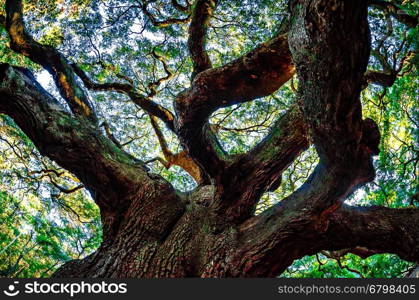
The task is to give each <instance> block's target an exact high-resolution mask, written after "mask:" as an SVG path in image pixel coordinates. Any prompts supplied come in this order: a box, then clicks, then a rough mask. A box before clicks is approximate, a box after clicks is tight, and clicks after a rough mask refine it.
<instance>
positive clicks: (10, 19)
mask: <svg viewBox="0 0 419 300" xmlns="http://www.w3.org/2000/svg"><path fill="white" fill-rule="evenodd" d="M6 12H7V18H6V29H7V31H8V32H9V35H10V40H11V42H10V47H11V48H12V50H14V51H16V52H17V53H20V54H23V55H25V56H27V57H28V58H29V59H31V60H32V61H33V62H35V63H38V64H40V65H41V66H43V67H44V68H45V69H46V70H47V71H48V72H49V73H51V75H52V76H53V78H54V81H55V83H56V85H57V87H58V89H59V91H60V94H61V96H62V97H63V98H64V99H65V100H66V101H67V103H68V105H69V106H70V108H71V110H72V112H73V113H74V114H75V115H77V116H79V117H83V118H87V119H89V120H90V121H92V122H94V123H96V122H97V118H96V115H95V113H94V110H93V107H92V105H91V104H90V103H89V100H88V98H87V95H86V94H85V93H84V91H83V89H82V88H81V87H80V86H79V85H78V84H77V81H76V76H75V74H74V72H73V69H72V68H71V66H70V64H69V62H68V61H67V59H66V58H65V57H64V56H63V55H62V54H61V53H60V52H58V51H57V50H56V49H54V48H53V47H50V46H45V45H41V44H40V43H38V42H36V41H35V40H34V39H33V38H32V37H31V36H30V35H29V34H28V33H27V31H26V29H25V24H24V22H23V13H22V1H21V0H17V1H14V0H8V1H6Z"/></svg>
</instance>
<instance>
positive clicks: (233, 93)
mask: <svg viewBox="0 0 419 300" xmlns="http://www.w3.org/2000/svg"><path fill="white" fill-rule="evenodd" d="M294 72H295V68H294V65H293V64H292V62H291V55H290V52H289V49H288V41H287V36H286V35H281V36H278V37H274V38H273V39H271V40H270V41H268V42H266V43H262V44H260V45H259V46H258V47H256V48H255V49H254V50H253V51H250V52H249V53H248V54H246V55H244V56H242V57H240V58H238V59H236V60H234V61H232V62H230V63H228V64H226V65H225V66H223V67H219V68H213V69H208V70H206V71H203V72H201V73H200V74H198V75H197V76H196V77H195V79H194V80H193V82H192V87H191V88H190V89H189V90H187V91H185V92H183V93H181V94H180V95H179V96H178V97H177V98H176V100H175V109H176V112H177V115H178V119H177V120H176V128H177V132H178V135H179V137H180V139H181V142H182V144H183V145H184V147H185V148H186V149H187V150H188V152H189V154H190V155H191V157H192V158H193V159H194V160H195V161H196V162H197V163H198V164H199V165H200V166H201V167H202V168H203V169H205V170H206V171H207V172H208V174H209V176H210V177H212V178H216V177H219V176H220V175H221V173H222V172H223V170H224V168H225V167H226V164H228V161H229V160H230V158H229V157H228V156H227V155H226V153H225V152H224V150H223V149H222V147H221V146H220V144H219V143H218V140H217V138H216V136H215V134H214V132H213V131H212V130H211V129H210V125H209V123H208V118H209V116H210V115H211V113H213V112H214V111H216V110H217V109H219V108H222V107H226V106H231V105H234V104H237V103H242V102H247V101H251V100H254V99H256V98H259V97H264V96H267V95H270V94H271V93H273V92H274V91H276V90H277V89H278V88H279V87H281V86H282V85H283V84H284V83H285V82H287V81H288V79H289V78H291V76H292V75H293V74H294Z"/></svg>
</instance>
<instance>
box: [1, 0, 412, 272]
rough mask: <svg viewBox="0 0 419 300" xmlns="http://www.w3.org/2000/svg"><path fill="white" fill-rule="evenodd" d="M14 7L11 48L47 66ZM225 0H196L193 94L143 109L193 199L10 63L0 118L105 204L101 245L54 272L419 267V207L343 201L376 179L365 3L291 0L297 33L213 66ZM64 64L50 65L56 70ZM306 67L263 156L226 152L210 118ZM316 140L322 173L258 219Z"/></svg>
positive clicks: (261, 148)
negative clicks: (172, 137) (190, 174)
mask: <svg viewBox="0 0 419 300" xmlns="http://www.w3.org/2000/svg"><path fill="white" fill-rule="evenodd" d="M12 2H14V1H7V3H8V7H9V9H8V16H7V24H8V25H7V26H8V28H9V33H10V35H11V37H12V40H14V45H15V46H13V47H16V49H17V51H19V52H22V53H23V54H25V55H27V56H29V57H30V58H31V59H33V60H34V61H37V62H39V63H41V64H42V65H44V63H43V61H42V60H40V58H39V57H37V55H38V54H37V53H35V52H33V49H37V48H39V47H40V48H41V49H42V47H43V46H41V45H38V44H34V45H32V46H28V47H26V46H22V45H25V43H26V42H25V43H23V44H21V43H20V42H21V39H20V38H21V37H22V36H23V37H25V33H24V28H23V27H22V26H23V24H20V23H19V22H21V19H16V18H15V17H14V15H13V14H14V13H17V14H19V13H20V12H19V7H18V8H16V7H12V6H10V5H11V3H12ZM16 2H19V1H16ZM215 2H216V1H211V0H210V1H199V0H198V1H197V5H195V6H194V11H193V16H192V22H191V28H190V35H191V37H190V39H189V42H188V46H189V49H190V52H191V57H192V59H193V61H194V66H195V70H194V74H193V81H192V84H191V88H190V89H188V90H185V91H184V92H183V93H181V94H180V95H178V96H177V98H176V99H175V109H176V114H171V113H170V112H168V111H164V110H162V109H161V108H160V107H158V106H153V107H154V108H155V110H153V109H149V110H147V107H143V108H144V109H146V110H147V112H148V113H150V114H152V115H154V116H157V117H160V118H161V119H162V120H163V121H165V123H166V125H168V127H169V128H170V129H171V130H173V132H175V133H176V134H177V136H178V137H179V139H180V140H181V142H182V145H183V146H184V150H185V152H184V153H185V155H186V154H187V158H188V159H190V160H193V162H194V164H195V169H196V168H199V176H200V177H201V180H200V181H201V184H200V185H199V187H197V188H196V189H195V190H193V191H191V192H189V193H179V192H177V191H176V190H174V189H173V188H172V186H171V185H170V184H169V183H168V182H166V181H165V180H164V179H162V178H161V177H159V176H157V175H154V174H151V173H149V172H148V171H147V169H146V167H145V166H144V163H143V162H141V161H138V160H134V159H133V158H132V157H131V156H130V155H128V154H126V153H125V152H123V151H121V149H119V148H118V147H117V146H116V145H115V143H113V142H112V141H111V140H110V139H108V138H107V137H106V136H103V135H102V134H101V131H100V130H99V128H98V126H97V125H96V124H95V123H94V122H91V121H88V120H85V119H83V118H80V117H78V115H79V114H78V111H77V109H74V110H73V114H70V113H68V112H66V110H65V109H64V108H62V107H61V106H60V104H59V103H58V102H57V101H56V100H55V99H54V98H53V97H52V96H51V95H49V94H48V93H47V92H46V91H45V90H43V88H42V87H41V86H40V85H39V84H37V83H36V80H35V79H34V77H33V75H32V74H31V73H30V72H29V71H27V70H24V69H21V68H17V67H13V66H10V65H7V64H2V65H0V113H4V114H7V115H9V116H11V117H12V118H13V119H14V120H15V122H16V123H17V124H18V125H19V126H20V128H21V129H22V130H23V131H24V132H25V133H26V134H27V135H28V137H29V138H30V139H31V140H32V141H33V142H34V144H35V145H36V147H37V148H38V149H39V150H40V152H41V153H42V154H43V155H45V156H48V157H50V158H51V159H53V160H55V161H56V162H57V163H58V164H60V165H61V166H62V167H64V168H66V169H68V170H69V171H71V172H73V173H74V174H75V175H76V176H77V177H78V178H79V179H80V180H81V181H82V183H83V184H84V185H85V186H86V187H87V189H88V190H89V191H90V192H91V194H92V197H93V198H94V200H95V201H96V203H97V204H98V206H99V208H100V211H101V215H102V222H103V232H104V240H103V243H102V245H101V246H100V248H99V249H98V250H97V251H96V252H95V253H93V254H92V255H90V256H88V257H86V258H84V259H82V260H75V261H71V262H68V263H67V264H65V265H64V266H62V267H61V268H60V269H59V270H58V271H57V272H56V273H55V276H56V277H191V276H194V277H262V276H268V277H272V276H277V275H279V274H280V273H281V272H283V271H284V270H285V269H286V268H287V267H288V266H289V265H290V264H291V263H292V262H293V260H295V259H297V258H301V257H302V256H304V255H310V254H314V253H317V252H319V251H321V250H339V249H349V250H348V251H349V252H351V249H353V250H352V252H353V253H358V254H359V253H360V251H359V249H361V248H362V249H366V250H365V251H366V252H367V253H384V252H390V253H395V254H398V255H399V256H400V257H402V258H404V259H407V260H410V261H416V262H419V228H418V227H417V226H415V225H417V224H418V223H419V211H418V209H389V208H383V207H348V206H346V205H344V204H343V201H344V199H345V198H346V197H347V196H348V195H349V194H350V193H352V192H353V191H354V190H355V189H356V188H357V187H359V186H360V185H362V184H364V183H366V182H368V181H370V180H372V179H373V178H374V168H373V166H372V163H371V155H373V154H377V151H378V148H377V146H378V143H379V137H380V136H379V132H378V130H377V126H376V124H375V123H374V121H372V120H369V119H367V120H363V119H362V115H361V104H360V101H359V95H360V92H361V88H362V86H363V85H364V84H365V79H364V73H365V72H366V66H367V62H368V57H369V50H370V49H369V47H370V41H369V29H368V23H367V6H366V1H363V0H354V1H339V0H336V1H326V0H298V1H291V3H290V10H291V16H292V18H291V29H290V32H289V34H285V35H279V36H274V37H273V38H272V39H271V40H269V41H267V42H265V43H263V44H261V45H259V46H258V47H257V48H255V49H254V50H252V51H250V52H249V53H248V54H246V55H244V56H243V57H240V58H238V59H236V60H234V61H232V62H231V63H229V64H227V65H225V66H222V67H219V68H211V63H210V61H209V58H208V55H207V54H206V52H205V32H206V28H205V26H207V24H208V20H209V18H210V16H211V14H212V12H213V9H214V8H215ZM16 20H18V21H16ZM19 20H20V21H19ZM13 22H18V25H19V24H20V25H19V26H21V27H20V29H19V30H20V33H19V32H17V33H16V31H14V30H13V29H12V27H13V26H17V25H16V24H15V25H13V24H14V23H13ZM18 28H19V27H18ZM13 34H16V35H15V37H13ZM29 42H30V43H32V41H29ZM19 45H20V46H19ZM52 54H53V56H54V57H58V58H60V57H61V56H60V54H59V53H58V52H52ZM56 64H57V62H55V60H54V59H52V61H50V60H49V59H47V60H46V61H45V65H46V67H47V68H52V70H55V69H54V66H55V65H56ZM56 66H57V68H56V69H57V71H53V72H58V73H56V74H58V75H57V76H58V78H59V77H60V75H59V74H60V73H59V72H61V71H60V70H61V69H60V68H61V67H63V68H64V69H65V70H64V71H65V72H70V73H68V74H70V75H71V76H76V75H77V76H79V77H80V78H81V79H82V80H83V81H84V82H85V84H86V85H87V87H88V88H93V89H102V90H107V89H110V90H119V91H121V92H124V93H127V94H128V95H130V93H131V96H132V98H134V99H133V101H134V102H135V98H136V97H137V96H138V97H137V100H138V99H139V100H138V101H140V100H141V101H142V100H144V99H146V98H144V97H143V96H140V95H137V94H135V91H133V90H132V87H131V86H129V85H127V86H118V85H115V84H113V85H112V84H109V85H95V84H94V83H92V82H90V81H89V79H88V77H87V76H86V75H85V74H83V73H82V72H80V71H79V70H78V69H77V68H75V69H74V68H73V69H72V70H75V74H76V75H75V74H73V73H72V72H73V71H70V70H69V69H67V64H63V65H60V64H58V65H56ZM296 71H297V74H298V77H299V97H298V98H299V101H298V104H295V105H293V106H292V107H290V108H289V110H288V111H287V112H286V113H284V115H283V116H282V117H281V118H279V119H278V120H277V121H276V122H275V123H274V124H273V126H272V128H271V132H270V134H269V135H268V136H267V137H266V138H265V139H264V140H263V141H261V142H260V143H259V144H258V145H257V146H256V147H255V148H254V149H253V150H251V151H249V152H248V153H246V154H242V155H236V156H232V155H228V154H226V153H225V152H224V151H223V149H222V147H221V146H220V145H219V143H218V141H217V137H216V134H215V133H214V132H213V131H212V130H211V128H210V126H209V123H208V118H209V116H210V114H211V113H212V112H214V111H215V110H217V109H218V108H221V107H225V106H229V105H233V104H236V103H240V102H245V101H251V100H254V99H256V98H259V97H263V96H267V95H270V94H271V93H273V92H274V91H276V90H277V89H278V88H280V87H281V86H282V85H283V84H284V83H285V82H287V81H288V80H289V79H290V78H291V77H292V76H293V75H294V73H295V72H296ZM58 84H59V82H58ZM76 84H77V83H76V82H69V85H70V87H71V89H70V90H73V91H76V90H77V88H78V86H76ZM71 85H74V86H71ZM70 96H71V95H70ZM70 96H68V97H69V103H70V104H71V103H72V102H71V97H70ZM143 105H145V103H143ZM76 108H77V107H76ZM175 115H176V117H174V116H175ZM309 137H310V138H309ZM311 141H312V142H313V143H314V145H315V147H316V149H317V152H318V154H319V157H320V162H319V164H318V165H317V167H316V168H315V171H314V172H313V174H311V176H310V177H309V178H308V179H307V181H306V182H305V184H304V185H303V186H302V187H301V188H299V189H298V190H296V191H295V192H294V193H292V194H291V195H290V196H288V197H287V198H285V199H283V200H282V201H281V202H279V203H278V204H277V205H275V206H273V207H271V208H270V209H268V210H266V211H264V212H263V213H262V214H260V215H258V216H254V212H255V207H256V204H257V203H258V201H259V199H260V197H261V196H262V194H263V193H264V192H266V191H273V190H275V189H276V188H277V187H278V186H279V185H280V183H281V174H282V172H283V171H284V170H285V169H286V168H287V166H289V164H290V163H292V162H293V161H294V160H295V159H296V158H297V157H298V155H300V154H301V152H302V151H304V150H305V149H306V148H307V147H308V146H309V143H310V142H311ZM365 251H364V252H365ZM360 255H361V254H360Z"/></svg>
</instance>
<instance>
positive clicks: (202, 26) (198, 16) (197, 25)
mask: <svg viewBox="0 0 419 300" xmlns="http://www.w3.org/2000/svg"><path fill="white" fill-rule="evenodd" d="M216 5H217V0H197V1H196V3H195V8H194V11H193V13H192V20H191V24H190V25H189V38H188V48H189V52H190V54H191V59H192V63H193V73H192V79H193V78H195V76H196V75H197V74H199V73H201V72H202V71H205V70H207V69H210V68H211V66H212V64H211V60H210V58H209V56H208V53H207V51H206V49H205V44H206V39H207V28H208V24H209V21H210V18H211V16H212V14H213V12H214V9H215V7H216Z"/></svg>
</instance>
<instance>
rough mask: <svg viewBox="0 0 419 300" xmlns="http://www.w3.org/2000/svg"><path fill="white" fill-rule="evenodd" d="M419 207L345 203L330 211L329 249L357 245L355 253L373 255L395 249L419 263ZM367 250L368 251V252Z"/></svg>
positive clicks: (325, 234)
mask: <svg viewBox="0 0 419 300" xmlns="http://www.w3.org/2000/svg"><path fill="white" fill-rule="evenodd" d="M417 224H419V209H418V208H387V207H381V206H370V207H352V206H346V205H344V206H343V207H342V208H340V209H339V210H336V211H335V212H334V213H332V214H331V215H330V219H329V228H328V230H327V231H326V232H325V233H324V239H325V240H326V243H327V241H329V243H328V245H327V246H326V247H327V248H325V249H331V250H334V249H339V248H355V249H354V251H351V253H354V254H357V255H359V254H360V255H361V257H362V255H363V253H360V252H359V251H357V248H356V247H358V249H359V247H363V248H366V249H367V250H368V251H369V253H368V254H367V255H364V257H366V256H370V255H373V254H378V253H393V254H397V255H399V256H400V257H401V258H402V259H405V260H408V261H412V262H418V263H419V228H418V226H417ZM364 253H365V252H364Z"/></svg>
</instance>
